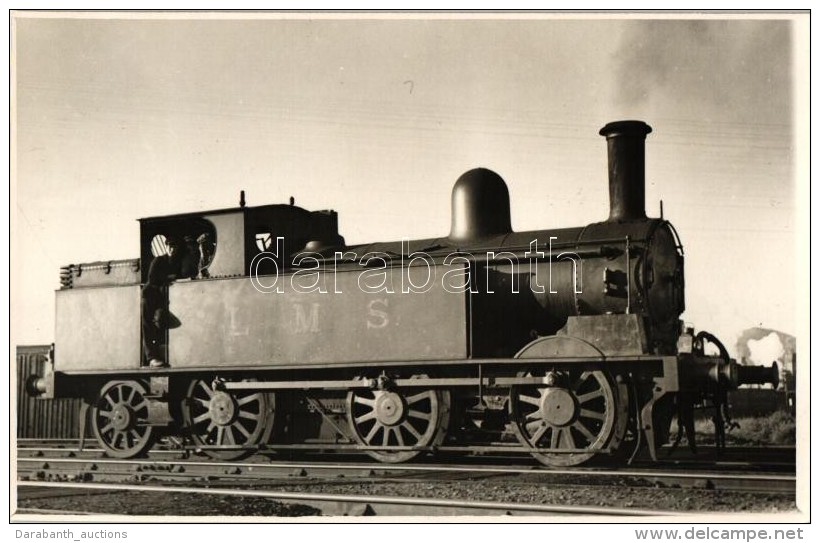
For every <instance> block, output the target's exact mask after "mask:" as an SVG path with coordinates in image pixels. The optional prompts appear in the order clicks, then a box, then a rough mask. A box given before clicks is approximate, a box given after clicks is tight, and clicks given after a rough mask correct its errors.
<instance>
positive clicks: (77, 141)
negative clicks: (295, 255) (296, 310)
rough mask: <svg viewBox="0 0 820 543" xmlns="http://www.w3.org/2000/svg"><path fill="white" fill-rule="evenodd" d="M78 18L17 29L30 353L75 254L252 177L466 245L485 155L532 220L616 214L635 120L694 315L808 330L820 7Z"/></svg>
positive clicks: (21, 309)
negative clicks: (805, 267)
mask: <svg viewBox="0 0 820 543" xmlns="http://www.w3.org/2000/svg"><path fill="white" fill-rule="evenodd" d="M118 16H119V17H122V14H120V15H118ZM62 17H63V18H32V17H30V16H24V17H18V18H16V19H15V20H14V21H13V23H14V27H13V29H12V37H13V40H14V42H13V45H12V53H13V55H14V60H15V61H16V64H15V67H16V73H15V74H14V75H15V76H16V78H15V79H14V80H13V83H12V84H13V87H12V89H13V98H16V105H17V109H16V118H15V120H16V132H15V133H14V135H13V136H14V143H15V147H14V149H15V150H16V154H15V155H14V157H13V158H14V159H15V160H16V169H15V170H14V171H13V181H12V182H13V183H16V185H15V186H16V192H14V191H13V192H12V201H11V205H12V207H13V209H12V225H11V228H12V230H11V233H12V234H11V235H12V243H13V252H12V275H13V277H12V281H13V283H12V285H13V288H12V303H13V304H16V305H15V306H14V307H16V308H17V309H16V314H13V315H12V326H13V336H12V343H13V344H40V343H50V342H51V341H53V339H54V290H55V289H57V288H58V287H59V268H60V266H62V265H66V264H70V263H75V264H76V263H80V262H90V261H94V260H109V259H120V258H136V257H137V256H138V255H139V239H138V224H137V222H136V220H137V219H138V218H140V217H146V216H156V215H163V214H172V213H179V212H189V211H197V210H204V209H214V208H223V207H232V206H235V205H237V202H238V195H239V191H240V190H241V189H244V190H245V191H246V194H247V200H248V204H249V205H263V204H268V203H284V202H287V200H288V197H290V196H294V197H295V198H296V203H297V204H298V205H300V206H302V207H305V208H307V209H311V210H314V209H327V208H332V209H335V210H336V211H338V212H339V217H340V218H339V226H340V230H341V234H342V235H343V236H345V238H346V240H347V242H348V243H350V244H356V243H366V242H372V241H389V240H399V239H402V238H403V239H417V238H427V237H438V236H443V235H446V234H447V233H448V231H449V225H450V191H451V189H452V185H453V183H454V182H455V180H456V179H457V178H458V176H459V175H461V174H462V173H463V172H465V171H467V170H469V169H472V168H475V167H478V166H483V167H486V168H490V169H492V170H494V171H496V172H497V173H498V174H499V175H501V176H502V177H503V178H504V179H505V180H506V182H507V185H508V187H509V190H510V199H511V212H512V225H513V229H514V230H518V231H523V230H534V229H543V228H557V227H570V226H582V225H584V224H587V223H590V222H596V221H599V220H604V219H606V218H607V216H608V201H607V198H608V193H607V171H606V145H605V140H604V139H603V138H602V137H600V136H598V130H599V129H600V128H601V127H602V126H603V125H604V124H606V123H607V122H610V121H615V120H621V119H640V120H643V121H645V122H647V123H648V124H650V125H651V126H652V127H653V133H652V134H650V135H649V136H648V139H647V152H646V155H647V191H646V192H647V202H646V208H647V212H648V214H649V215H650V216H657V215H658V209H659V205H658V201H659V200H661V199H662V200H663V202H664V215H665V217H666V218H667V219H669V220H671V221H672V223H673V224H674V225H675V227H676V228H677V230H678V232H679V233H680V235H681V238H682V240H683V244H684V247H685V251H686V305H687V310H686V313H685V314H684V315H683V318H684V319H685V320H686V321H687V322H691V323H693V324H694V325H695V326H696V328H697V329H706V330H710V331H712V332H713V333H715V334H716V335H718V336H719V337H721V338H722V339H723V340H724V343H726V344H727V346H729V347H730V350H734V343H735V340H736V338H737V337H738V336H739V334H740V332H741V331H742V330H743V329H745V328H749V327H752V326H763V327H767V328H772V329H776V330H781V331H783V332H786V333H790V334H795V333H796V329H797V328H798V327H799V326H802V324H798V323H799V320H798V318H797V317H796V315H795V312H796V299H795V294H794V293H795V290H796V289H797V288H798V286H797V285H796V283H795V273H796V269H797V268H796V266H797V260H796V258H797V254H798V253H797V251H796V248H797V245H796V244H797V238H798V233H799V232H798V228H799V225H798V224H797V221H796V207H798V206H802V205H804V204H803V203H802V202H799V203H798V202H797V201H796V198H797V196H798V193H799V191H798V190H797V187H798V186H799V184H800V183H804V184H806V186H807V181H806V180H804V179H800V178H799V176H798V175H797V172H798V171H799V169H798V168H797V166H799V165H798V164H796V163H795V144H796V143H795V142H796V140H795V123H794V119H795V116H797V115H800V114H801V112H802V113H803V114H805V111H806V109H805V108H806V107H807V104H801V103H795V100H794V93H795V90H800V89H795V85H796V84H797V83H796V82H797V81H799V80H800V79H799V78H797V77H796V74H800V73H803V72H807V71H808V63H807V60H805V61H796V60H795V58H798V57H799V55H800V54H806V55H807V53H808V41H807V35H806V34H805V33H804V32H801V31H800V28H802V27H801V25H803V24H805V23H807V17H806V20H804V21H802V22H798V23H795V22H794V21H789V20H776V21H775V20H743V19H740V18H734V19H724V20H717V19H709V20H689V21H682V20H679V21H675V20H641V21H637V20H631V21H630V20H591V19H585V20H550V19H535V18H529V19H525V20H501V19H488V20H464V19H459V20H445V19H442V18H438V19H436V18H429V17H430V16H425V17H428V18H420V19H417V20H409V19H404V20H402V19H396V18H390V19H382V20H361V19H358V20H355V19H354V20H333V19H326V18H325V19H323V18H321V17H319V18H316V19H312V20H277V19H264V20H179V19H175V20H158V19H153V20H116V19H95V20H88V19H70V18H67V17H66V16H65V15H63V16H62ZM15 93H16V94H15ZM15 245H16V246H15ZM802 249H805V250H807V249H808V245H807V244H806V246H805V247H803V248H802Z"/></svg>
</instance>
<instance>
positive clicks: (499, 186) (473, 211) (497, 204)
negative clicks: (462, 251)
mask: <svg viewBox="0 0 820 543" xmlns="http://www.w3.org/2000/svg"><path fill="white" fill-rule="evenodd" d="M452 205H453V207H452V222H451V226H450V239H452V240H455V241H470V240H475V239H479V238H485V237H489V236H495V235H499V234H509V233H510V232H512V226H511V223H510V192H509V191H508V190H507V184H506V183H505V182H504V180H503V179H502V178H501V176H500V175H498V174H497V173H495V172H494V171H492V170H488V169H486V168H476V169H474V170H470V171H468V172H466V173H464V174H463V175H462V176H461V177H459V178H458V181H456V184H455V185H454V186H453V199H452Z"/></svg>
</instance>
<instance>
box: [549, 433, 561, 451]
mask: <svg viewBox="0 0 820 543" xmlns="http://www.w3.org/2000/svg"><path fill="white" fill-rule="evenodd" d="M560 435H561V429H560V428H553V429H552V435H550V449H557V448H558V438H559V437H560Z"/></svg>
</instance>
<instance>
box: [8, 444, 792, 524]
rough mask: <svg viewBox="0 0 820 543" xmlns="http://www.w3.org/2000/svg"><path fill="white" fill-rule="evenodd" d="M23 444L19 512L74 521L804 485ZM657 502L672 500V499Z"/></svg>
mask: <svg viewBox="0 0 820 543" xmlns="http://www.w3.org/2000/svg"><path fill="white" fill-rule="evenodd" d="M22 445H23V446H21V447H20V448H19V449H18V450H17V458H16V465H17V478H18V482H17V492H18V506H19V507H20V508H19V510H18V513H21V514H35V515H41V514H47V511H49V510H54V511H55V514H71V513H70V511H71V510H72V509H71V508H70V507H67V506H66V505H64V504H65V502H66V499H65V496H66V494H65V492H74V493H79V495H84V496H85V495H87V496H92V495H98V494H99V493H101V492H103V493H109V494H112V495H116V496H121V495H122V494H128V495H129V496H131V498H130V499H131V500H135V499H136V498H135V496H136V495H138V494H146V493H147V494H150V495H151V496H154V498H151V497H149V496H146V497H145V498H144V499H145V500H147V501H149V502H150V501H151V500H152V499H155V497H156V496H157V495H159V494H160V493H162V492H163V491H165V492H166V494H165V496H166V499H167V496H171V495H173V496H176V497H179V496H182V495H185V496H193V495H196V496H201V497H202V498H201V499H206V500H209V499H210V500H224V499H225V496H232V497H233V498H232V499H244V500H261V501H264V502H270V501H271V500H275V501H277V502H278V503H281V504H285V505H287V506H288V507H304V508H306V509H304V511H309V512H307V513H304V514H324V515H427V514H434V515H498V514H510V515H522V514H523V515H569V514H586V515H621V516H623V515H658V514H672V513H673V512H675V511H676V510H678V509H679V506H678V502H680V504H684V505H685V504H686V502H687V501H688V500H689V495H690V494H691V493H699V495H704V496H707V497H708V496H714V495H717V494H719V493H724V494H726V495H730V494H731V495H742V496H745V497H746V498H744V499H750V498H749V496H754V495H757V496H756V497H754V498H753V501H757V502H761V503H767V502H768V501H771V500H774V501H776V502H778V503H788V502H789V500H792V501H793V500H794V494H795V489H796V477H795V475H794V467H793V464H791V466H790V464H789V462H788V458H789V455H790V451H789V450H787V449H781V450H779V451H776V452H770V454H763V453H762V452H761V454H759V455H758V456H759V457H760V458H766V459H768V460H769V462H771V461H772V458H773V456H777V457H779V458H780V462H777V463H776V464H777V466H775V467H772V466H771V465H769V470H770V471H769V472H763V471H761V470H760V469H759V468H760V465H756V464H755V462H752V461H746V462H741V461H738V460H721V461H717V462H715V461H710V462H704V463H703V464H702V465H700V466H697V463H696V462H695V461H694V460H693V459H688V460H683V459H674V460H670V461H668V462H665V463H661V464H660V465H656V466H653V467H652V468H647V467H644V466H643V465H641V463H640V462H638V463H636V466H634V467H631V468H629V469H616V470H607V469H602V468H599V469H595V468H585V469H577V468H576V469H567V470H559V469H547V468H544V467H543V466H541V465H540V464H535V463H533V465H529V466H528V465H526V464H523V465H522V464H520V463H519V464H518V465H517V466H516V467H512V466H511V465H510V462H509V460H508V459H503V458H502V459H499V458H492V457H478V458H460V459H459V460H460V461H461V462H460V463H457V464H428V463H413V464H397V465H388V464H381V463H372V462H361V461H360V458H361V457H353V459H351V458H349V457H348V458H344V460H345V461H344V462H339V461H327V460H326V457H325V459H323V460H316V461H309V462H307V461H284V460H276V459H275V458H271V457H269V456H265V455H256V456H254V457H252V458H251V459H249V460H247V461H245V462H218V461H215V460H209V459H205V460H202V459H198V458H192V457H191V455H190V454H189V451H185V450H181V449H173V448H169V449H156V450H154V451H152V453H151V455H150V457H148V458H143V459H132V460H121V459H112V458H106V457H105V455H104V454H103V453H102V451H101V450H97V449H85V450H82V451H80V450H79V449H77V448H76V446H74V445H75V444H71V443H60V444H57V443H38V444H34V443H31V444H26V443H24V444H22ZM29 445H32V446H29ZM46 445H47V446H46ZM355 458H358V461H357V460H356V459H355ZM696 466H697V467H698V469H693V467H696ZM706 466H708V469H705V467H706ZM505 489H510V490H509V491H506V490H505ZM618 492H620V493H621V494H623V493H626V494H628V495H630V496H633V497H632V498H624V499H620V498H618V499H611V500H609V501H611V502H612V503H607V504H603V503H602V502H596V501H595V500H594V499H591V498H590V497H594V496H598V495H603V494H613V493H615V494H617V493H618ZM135 493H136V494H135ZM647 493H656V494H657V493H661V494H663V495H664V496H667V497H668V496H669V495H674V494H676V493H677V494H679V495H680V496H681V497H680V498H679V499H677V500H675V499H672V500H671V503H673V504H674V505H673V506H671V507H668V508H663V507H657V506H655V505H654V502H653V500H652V499H651V498H649V497H647V498H645V499H644V498H639V499H635V498H634V496H635V495H641V494H647ZM394 494H395V495H394ZM405 494H406V495H405ZM442 495H446V497H445V498H443V497H441V496H442ZM174 499H176V498H174ZM186 499H187V498H186ZM664 499H667V498H664ZM721 500H723V498H721ZM761 500H762V501H761ZM68 501H69V502H71V500H68ZM80 501H81V502H82V501H83V500H80ZM91 501H92V502H93V499H92V500H91ZM724 501H725V500H724ZM550 502H552V503H550ZM667 502H670V500H668V499H667ZM658 503H664V501H663V499H661V500H659V501H658ZM61 504H63V505H61ZM615 504H627V505H629V507H619V506H616V505H615ZM138 509H139V507H138ZM194 509H196V507H195V506H194ZM124 510H128V508H127V507H126V508H125V509H124ZM183 511H184V509H183ZM88 512H91V513H94V512H95V510H94V506H93V503H92V504H83V506H82V507H81V508H80V509H79V510H78V511H77V514H84V513H88ZM96 512H98V513H105V512H106V511H105V510H103V511H96ZM136 514H139V513H136ZM146 514H150V513H146ZM192 514H196V513H192ZM252 514H256V513H252ZM276 514H278V513H276Z"/></svg>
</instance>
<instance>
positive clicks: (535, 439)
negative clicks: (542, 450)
mask: <svg viewBox="0 0 820 543" xmlns="http://www.w3.org/2000/svg"><path fill="white" fill-rule="evenodd" d="M548 429H549V426H547V425H546V424H544V425H543V426H541V428H539V429H538V431H536V432H535V433H534V434H533V436H532V440H531V441H532V445H533V447H537V446H538V441H539V440H540V439H541V437H543V435H544V434H545V433H546V431H547V430H548Z"/></svg>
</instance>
